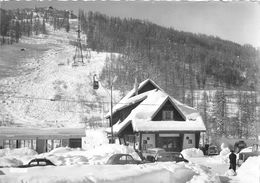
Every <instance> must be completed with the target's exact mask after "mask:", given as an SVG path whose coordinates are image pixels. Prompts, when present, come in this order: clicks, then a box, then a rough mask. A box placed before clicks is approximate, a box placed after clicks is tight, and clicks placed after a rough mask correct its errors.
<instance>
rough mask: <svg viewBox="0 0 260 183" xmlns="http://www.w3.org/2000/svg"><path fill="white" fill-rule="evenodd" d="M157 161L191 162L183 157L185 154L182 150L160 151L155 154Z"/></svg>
mask: <svg viewBox="0 0 260 183" xmlns="http://www.w3.org/2000/svg"><path fill="white" fill-rule="evenodd" d="M155 161H156V162H167V161H175V162H177V163H178V162H181V161H183V162H186V163H188V162H189V161H188V160H186V159H185V158H184V157H183V155H182V154H181V153H180V152H159V153H158V154H157V155H156V156H155Z"/></svg>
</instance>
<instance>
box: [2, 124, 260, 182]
mask: <svg viewBox="0 0 260 183" xmlns="http://www.w3.org/2000/svg"><path fill="white" fill-rule="evenodd" d="M86 134H87V135H89V136H93V138H87V139H88V141H86V142H85V146H84V149H80V148H76V149H75V148H68V147H59V148H56V149H54V150H52V151H50V152H47V153H43V154H38V153H37V152H35V151H34V150H31V149H29V148H21V149H0V167H1V166H5V167H4V168H0V183H9V182H28V183H34V182H37V183H38V182H41V183H47V182H48V183H55V182H66V183H70V182H77V183H78V182H82V183H83V182H91V183H98V182H102V183H104V182H114V183H117V182H120V183H128V182H129V183H137V182H138V183H139V182H151V183H152V182H155V183H158V182H167V183H168V182H169V183H172V182H174V183H185V182H188V183H248V182H250V183H258V180H259V172H260V171H259V169H260V157H252V158H249V159H248V160H247V161H246V162H245V163H244V164H242V166H241V167H238V169H237V176H231V175H230V174H228V173H229V170H228V168H229V162H228V155H229V153H230V151H229V150H228V149H227V148H226V147H225V146H222V151H221V152H220V154H219V155H217V156H204V155H203V153H202V151H201V150H199V149H195V148H191V149H185V150H183V151H182V154H183V155H184V156H185V158H187V159H188V160H189V163H184V162H180V163H175V162H156V163H146V164H141V165H107V164H106V162H107V160H108V158H109V157H110V156H111V155H113V154H116V153H127V154H131V155H132V156H133V158H134V159H137V160H140V157H139V156H138V154H137V153H136V152H135V151H134V150H133V148H132V147H130V146H124V145H119V144H108V140H107V139H106V136H105V134H104V129H87V130H86ZM37 157H38V158H43V157H45V158H47V159H49V160H51V161H52V162H53V163H54V164H56V165H57V166H55V167H51V166H48V167H33V168H15V167H16V166H18V165H22V164H27V163H28V162H29V161H30V160H31V159H34V158H37Z"/></svg>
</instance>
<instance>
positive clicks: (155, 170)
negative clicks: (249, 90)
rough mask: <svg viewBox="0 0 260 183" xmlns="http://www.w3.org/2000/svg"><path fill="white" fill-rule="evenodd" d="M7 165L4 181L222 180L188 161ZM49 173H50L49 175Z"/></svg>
mask: <svg viewBox="0 0 260 183" xmlns="http://www.w3.org/2000/svg"><path fill="white" fill-rule="evenodd" d="M25 170H26V171H21V170H20V169H3V173H4V174H5V175H2V176H0V182H3V183H5V182H30V183H35V182H44V183H56V182H64V183H76V182H92V183H99V182H106V183H112V182H113V183H118V182H120V183H122V182H124V183H133V182H149V183H158V182H161V183H172V182H175V183H184V182H190V183H198V182H200V183H218V179H217V178H216V177H215V176H214V175H212V174H211V173H209V172H208V171H205V170H204V168H203V167H201V166H198V165H195V164H187V163H172V162H163V163H149V164H143V165H73V166H56V167H35V168H27V169H25ZM46 175H48V176H46Z"/></svg>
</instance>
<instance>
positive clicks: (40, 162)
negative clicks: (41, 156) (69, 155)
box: [39, 161, 47, 166]
mask: <svg viewBox="0 0 260 183" xmlns="http://www.w3.org/2000/svg"><path fill="white" fill-rule="evenodd" d="M39 165H40V166H45V165H47V163H46V162H45V161H39Z"/></svg>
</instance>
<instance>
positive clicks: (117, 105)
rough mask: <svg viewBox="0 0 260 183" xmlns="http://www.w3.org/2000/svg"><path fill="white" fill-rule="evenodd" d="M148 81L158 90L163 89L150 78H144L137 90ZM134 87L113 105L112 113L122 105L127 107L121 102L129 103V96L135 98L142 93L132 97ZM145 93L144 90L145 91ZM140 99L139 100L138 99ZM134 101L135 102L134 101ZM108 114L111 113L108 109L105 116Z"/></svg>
mask: <svg viewBox="0 0 260 183" xmlns="http://www.w3.org/2000/svg"><path fill="white" fill-rule="evenodd" d="M148 82H151V83H152V84H153V85H154V86H155V88H157V89H158V90H161V91H163V89H162V88H160V87H159V86H158V85H157V84H156V83H155V82H154V81H153V80H151V79H146V80H144V81H143V82H141V83H140V84H139V85H138V91H139V90H140V89H142V88H143V87H144V86H145V85H146V84H147V83H148ZM135 91H136V90H135V88H133V89H132V90H131V91H130V92H128V93H127V94H126V95H125V96H124V97H123V98H122V99H121V100H120V102H119V103H118V104H116V105H115V106H114V107H113V114H114V113H115V112H116V111H118V110H119V109H123V108H124V107H127V106H129V105H122V104H128V103H130V102H129V99H131V98H135V97H138V96H139V95H142V94H139V95H137V96H134V97H133V95H134V94H135ZM145 93H146V92H145ZM133 100H135V99H133ZM139 101H140V100H139ZM139 101H136V102H139ZM136 102H135V103H136ZM110 114H111V112H110V111H109V112H108V113H107V114H106V116H105V117H106V118H108V117H110Z"/></svg>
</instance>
